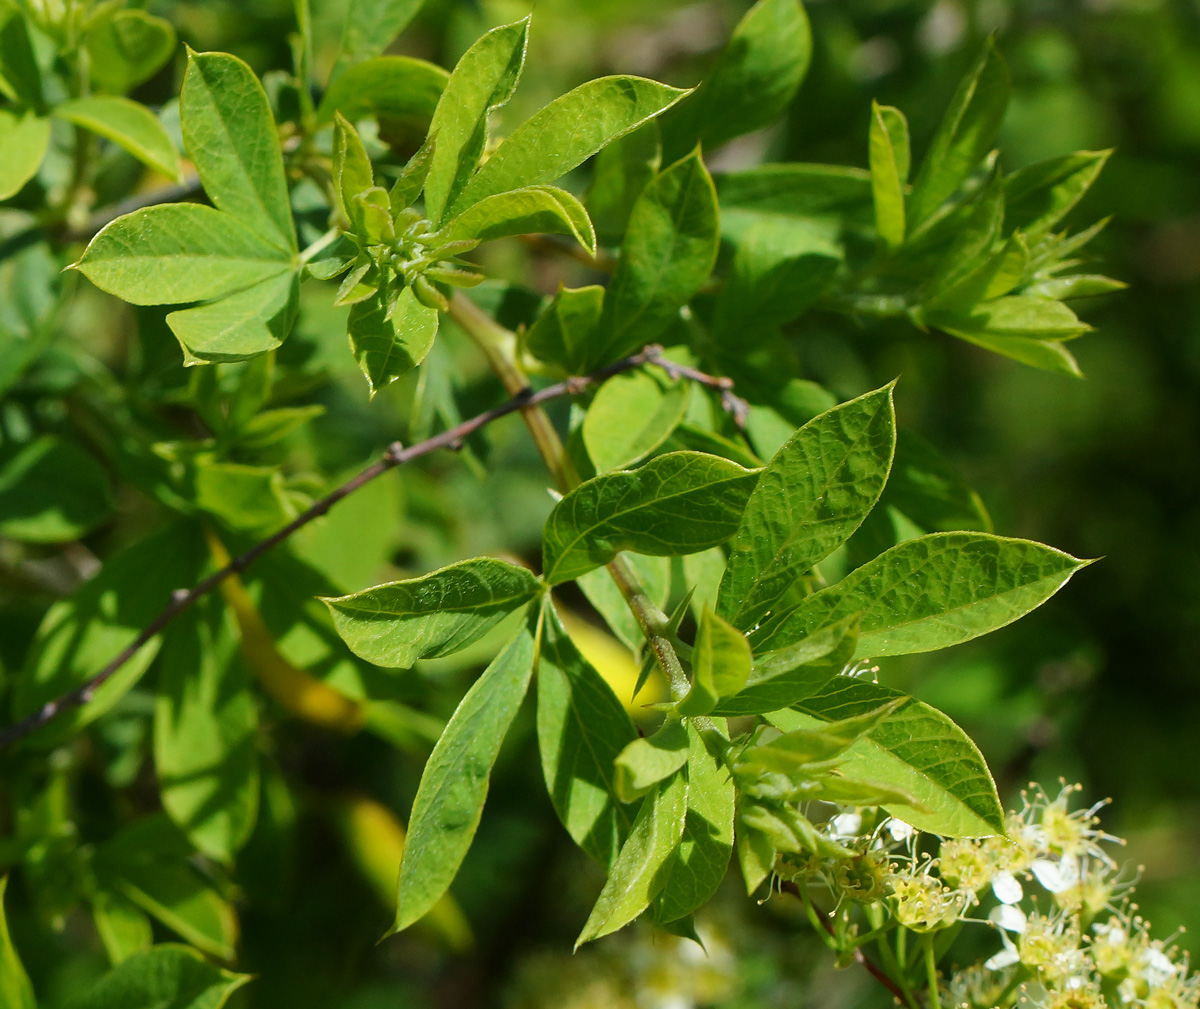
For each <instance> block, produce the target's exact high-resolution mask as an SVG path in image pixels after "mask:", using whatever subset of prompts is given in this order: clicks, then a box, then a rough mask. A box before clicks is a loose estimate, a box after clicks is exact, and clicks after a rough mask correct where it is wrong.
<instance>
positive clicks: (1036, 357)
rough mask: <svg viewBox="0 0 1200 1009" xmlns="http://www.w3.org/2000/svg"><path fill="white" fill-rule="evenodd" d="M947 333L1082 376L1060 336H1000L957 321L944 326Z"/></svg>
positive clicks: (1024, 361)
mask: <svg viewBox="0 0 1200 1009" xmlns="http://www.w3.org/2000/svg"><path fill="white" fill-rule="evenodd" d="M942 328H944V329H945V330H946V332H947V333H950V334H951V335H953V336H957V337H958V338H959V339H960V340H966V341H967V343H973V344H975V346H977V347H982V348H983V349H984V350H990V351H991V352H992V353H993V354H1002V355H1003V356H1004V357H1010V358H1012V359H1013V360H1014V361H1020V362H1021V363H1022V364H1028V365H1030V366H1031V367H1034V368H1041V369H1042V370H1043V371H1056V372H1059V373H1060V374H1063V375H1070V376H1072V377H1073V378H1081V377H1082V376H1083V372H1082V371H1081V370H1080V368H1079V363H1078V362H1077V361H1076V360H1075V356H1074V355H1073V354H1072V353H1071V352H1070V351H1069V350H1067V348H1066V347H1064V346H1063V345H1062V344H1061V343H1059V342H1058V341H1057V340H1036V339H1033V338H1032V337H1027V336H996V335H994V334H992V333H987V332H984V331H978V332H974V331H971V330H968V329H966V328H964V327H962V326H961V325H960V324H956V325H955V326H954V327H953V328H950V327H949V326H945V327H942Z"/></svg>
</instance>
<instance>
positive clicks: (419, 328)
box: [346, 287, 438, 398]
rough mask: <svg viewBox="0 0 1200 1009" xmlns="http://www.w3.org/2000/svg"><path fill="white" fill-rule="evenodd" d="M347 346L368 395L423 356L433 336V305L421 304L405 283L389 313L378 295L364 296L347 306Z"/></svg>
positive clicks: (419, 361) (413, 366) (427, 350)
mask: <svg viewBox="0 0 1200 1009" xmlns="http://www.w3.org/2000/svg"><path fill="white" fill-rule="evenodd" d="M346 329H347V332H348V333H349V334H350V349H351V351H352V352H353V353H354V359H355V360H356V361H357V362H358V366H359V368H361V369H362V373H363V374H364V375H365V376H366V377H367V384H368V385H369V386H370V390H371V392H370V394H371V397H372V398H374V396H375V394H376V393H377V392H379V390H380V389H382V388H383V387H384V386H385V385H388V384H390V383H392V382H394V381H396V379H398V378H402V377H403V376H405V375H407V374H408V373H409V372H410V371H412V370H413V369H414V368H415V367H417V365H419V364H420V363H421V362H422V361H424V360H425V355H426V354H428V353H429V350H430V348H431V347H432V346H433V341H434V338H435V337H436V336H437V329H438V313H437V309H435V308H429V307H427V306H425V305H422V304H421V303H420V302H419V301H418V300H417V299H416V296H415V295H414V294H413V292H412V288H408V287H406V288H405V289H404V290H403V291H401V292H400V297H399V299H398V300H397V302H396V308H395V310H394V311H393V312H392V317H391V318H390V319H389V318H388V317H387V305H386V304H385V303H384V301H383V299H382V298H379V297H374V298H368V299H367V300H366V301H361V302H359V303H358V304H357V305H355V306H354V307H353V308H351V309H350V318H349V321H348V322H347V325H346Z"/></svg>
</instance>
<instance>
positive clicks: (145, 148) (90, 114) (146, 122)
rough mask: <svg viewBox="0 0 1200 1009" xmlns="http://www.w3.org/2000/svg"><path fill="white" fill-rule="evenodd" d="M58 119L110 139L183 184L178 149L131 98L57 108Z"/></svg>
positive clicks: (101, 98) (72, 103)
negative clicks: (176, 149) (176, 150)
mask: <svg viewBox="0 0 1200 1009" xmlns="http://www.w3.org/2000/svg"><path fill="white" fill-rule="evenodd" d="M54 115H55V116H57V117H58V118H59V119H65V120H67V122H70V123H74V124H75V125H76V126H82V127H83V128H84V129H87V130H91V131H92V132H93V133H97V134H99V135H100V136H102V137H107V138H108V139H109V140H111V141H112V142H113V143H115V144H119V145H120V146H121V147H123V148H125V150H127V151H128V152H129V153H130V154H132V155H133V156H134V157H135V158H137V159H138V160H139V161H141V162H143V163H144V164H146V165H149V166H150V167H151V168H153V169H154V170H155V171H158V172H162V174H163V175H165V176H167V178H169V179H174V180H175V181H176V182H182V181H183V173H182V172H181V171H180V169H179V155H178V154H177V153H176V152H175V145H174V144H172V143H171V138H170V137H169V136H167V131H166V130H164V129H163V128H162V124H161V123H160V122H159V121H158V120H157V119H156V118H155V117H154V113H152V112H151V111H150V110H149V109H148V108H146V106H144V105H141V104H139V103H138V102H133V101H130V100H129V99H128V98H120V97H117V96H114V95H95V96H93V97H91V98H76V99H74V100H73V101H69V102H63V103H62V104H61V105H56V106H55V107H54Z"/></svg>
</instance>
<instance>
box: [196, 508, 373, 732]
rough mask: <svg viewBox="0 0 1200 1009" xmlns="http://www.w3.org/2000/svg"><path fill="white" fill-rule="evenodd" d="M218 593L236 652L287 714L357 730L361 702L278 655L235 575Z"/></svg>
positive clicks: (212, 541)
mask: <svg viewBox="0 0 1200 1009" xmlns="http://www.w3.org/2000/svg"><path fill="white" fill-rule="evenodd" d="M204 534H205V537H206V538H207V540H208V550H209V553H210V554H212V558H213V561H214V562H215V563H216V565H217V567H218V568H223V567H225V565H227V564H228V563H229V551H228V550H226V549H225V544H223V543H222V542H221V541H220V540H219V539H218V538H217V536H216V534H215V533H214V532H213V531H212V530H211V529H205V531H204ZM221 595H222V596H224V598H225V602H226V603H227V604H228V605H229V608H230V609H231V610H233V615H234V617H235V619H236V620H237V625H238V630H239V631H240V632H241V642H240V648H241V652H242V656H243V657H244V658H245V660H246V663H247V665H249V666H250V668H251V669H252V670H253V671H254V674H255V676H257V677H258V679H259V682H260V683H262V685H263V688H264V689H265V690H266V691H267V693H268V694H270V695H271V696H272V697H273V698H275V700H277V701H278V702H279V703H280V704H281V705H283V707H285V708H287V710H288V711H290V712H291V713H292V714H293V715H295V716H296V717H298V718H301V719H303V720H304V721H306V722H311V723H313V724H314V725H320V726H322V727H323V728H326V729H335V730H337V731H338V732H357V731H358V730H359V729H361V728H362V725H363V721H364V715H363V706H362V705H361V704H360V703H359V702H357V701H354V700H351V699H350V698H349V697H346V696H345V695H344V694H340V693H338V691H336V690H334V689H333V688H332V687H330V686H327V685H326V684H324V683H322V682H321V681H320V680H318V679H316V678H315V677H313V676H310V675H309V674H308V673H306V672H305V671H304V670H303V669H297V668H296V667H295V666H294V665H292V664H291V663H290V662H288V660H287V659H285V658H284V657H283V656H282V655H280V654H279V649H278V648H276V647H275V639H274V638H272V637H271V632H270V631H269V630H267V625H266V624H265V623H264V622H263V618H262V616H260V615H259V612H258V610H257V609H256V608H255V606H254V601H253V600H252V599H251V598H250V594H249V593H248V592H247V591H246V587H245V586H244V585H243V584H242V580H241V579H240V578H238V576H237V575H229V576H228V577H227V578H225V579H224V580H223V581H222V582H221Z"/></svg>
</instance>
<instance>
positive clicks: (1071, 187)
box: [1004, 151, 1112, 244]
mask: <svg viewBox="0 0 1200 1009" xmlns="http://www.w3.org/2000/svg"><path fill="white" fill-rule="evenodd" d="M1110 154H1112V151H1077V152H1076V153H1074V154H1064V155H1063V156H1062V157H1059V158H1051V159H1050V160H1049V161H1039V162H1038V163H1037V164H1035V165H1028V166H1026V167H1025V168H1019V169H1017V171H1015V172H1013V173H1012V174H1011V175H1009V176H1007V177H1006V178H1005V179H1004V198H1005V205H1006V215H1005V216H1006V223H1007V225H1008V226H1009V227H1010V228H1016V229H1018V230H1020V231H1021V232H1022V234H1024V235H1025V237H1026V239H1027V240H1028V241H1029V242H1030V244H1032V243H1034V242H1036V241H1037V240H1038V239H1039V238H1041V237H1042V236H1043V235H1045V234H1047V233H1048V232H1049V231H1050V229H1051V228H1053V227H1054V226H1055V225H1056V224H1057V223H1058V222H1059V221H1061V220H1062V219H1063V218H1064V217H1065V216H1066V215H1067V213H1068V212H1069V211H1070V210H1071V209H1072V208H1073V207H1074V206H1075V204H1077V203H1078V202H1079V201H1080V199H1081V198H1082V197H1083V194H1084V193H1086V192H1087V191H1088V189H1090V188H1091V186H1092V183H1093V182H1095V181H1096V177H1097V176H1098V175H1099V174H1100V172H1101V170H1102V169H1103V168H1104V163H1105V162H1106V161H1108V157H1109V155H1110Z"/></svg>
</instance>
